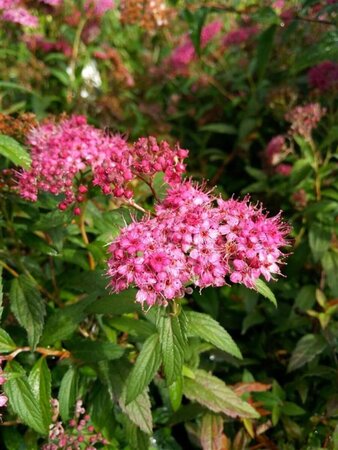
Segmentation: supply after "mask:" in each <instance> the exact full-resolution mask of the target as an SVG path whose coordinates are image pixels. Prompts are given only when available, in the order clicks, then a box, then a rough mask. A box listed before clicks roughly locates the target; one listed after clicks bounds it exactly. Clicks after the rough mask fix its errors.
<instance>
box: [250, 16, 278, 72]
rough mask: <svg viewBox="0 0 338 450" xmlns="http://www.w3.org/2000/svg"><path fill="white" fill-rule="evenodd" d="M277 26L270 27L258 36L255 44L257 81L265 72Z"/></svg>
mask: <svg viewBox="0 0 338 450" xmlns="http://www.w3.org/2000/svg"><path fill="white" fill-rule="evenodd" d="M276 29H277V26H276V25H271V26H270V27H269V28H267V29H266V30H265V31H263V33H262V34H261V35H260V36H259V39H258V44H257V55H256V59H255V61H256V64H255V69H256V72H257V76H258V79H259V80H261V79H262V78H263V76H264V73H265V71H266V68H267V65H268V62H269V59H270V55H271V52H272V49H273V44H274V37H275V33H276Z"/></svg>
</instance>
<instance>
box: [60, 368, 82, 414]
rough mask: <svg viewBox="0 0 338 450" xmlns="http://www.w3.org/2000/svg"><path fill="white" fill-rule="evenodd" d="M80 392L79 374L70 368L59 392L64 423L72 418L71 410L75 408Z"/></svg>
mask: <svg viewBox="0 0 338 450" xmlns="http://www.w3.org/2000/svg"><path fill="white" fill-rule="evenodd" d="M77 390H78V372H77V370H76V369H75V368H74V367H70V368H69V369H68V370H67V372H66V373H65V374H64V376H63V378H62V380H61V385H60V390H59V406H60V414H61V417H62V420H63V421H67V420H68V419H69V418H70V413H71V408H74V405H75V402H76V396H77Z"/></svg>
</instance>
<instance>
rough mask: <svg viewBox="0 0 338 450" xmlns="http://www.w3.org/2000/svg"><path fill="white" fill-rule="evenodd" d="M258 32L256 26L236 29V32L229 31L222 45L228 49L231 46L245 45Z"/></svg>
mask: <svg viewBox="0 0 338 450" xmlns="http://www.w3.org/2000/svg"><path fill="white" fill-rule="evenodd" d="M258 32H259V28H258V27H257V26H256V25H253V26H251V27H240V28H237V29H236V30H233V31H229V33H227V34H226V35H225V36H224V38H223V45H224V46H225V47H229V46H232V45H240V44H245V43H246V42H248V41H249V40H250V39H251V38H252V37H253V36H255V35H256V34H257V33H258Z"/></svg>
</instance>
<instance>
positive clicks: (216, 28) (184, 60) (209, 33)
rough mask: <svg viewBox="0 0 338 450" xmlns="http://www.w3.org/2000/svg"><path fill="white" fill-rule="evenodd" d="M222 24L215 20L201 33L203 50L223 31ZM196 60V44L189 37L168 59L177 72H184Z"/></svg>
mask: <svg viewBox="0 0 338 450" xmlns="http://www.w3.org/2000/svg"><path fill="white" fill-rule="evenodd" d="M222 26H223V24H222V22H221V21H220V20H214V21H213V22H210V23H209V24H208V25H205V26H204V27H203V28H202V31H201V48H204V47H206V46H207V44H208V43H209V42H210V41H212V40H213V39H214V37H215V36H216V35H217V34H218V33H219V32H220V31H221V29H222ZM195 58H196V51H195V47H194V44H193V42H192V40H191V39H190V37H189V36H188V35H185V37H184V39H183V43H182V44H181V45H179V46H178V47H176V48H175V49H174V51H173V53H172V54H171V56H170V57H169V59H168V61H167V62H168V64H169V65H170V66H171V67H172V68H173V70H174V71H176V72H184V71H185V70H186V69H187V66H188V65H189V64H190V63H191V62H192V61H193V60H194V59H195Z"/></svg>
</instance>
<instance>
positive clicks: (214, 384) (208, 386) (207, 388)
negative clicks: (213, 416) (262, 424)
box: [183, 370, 259, 419]
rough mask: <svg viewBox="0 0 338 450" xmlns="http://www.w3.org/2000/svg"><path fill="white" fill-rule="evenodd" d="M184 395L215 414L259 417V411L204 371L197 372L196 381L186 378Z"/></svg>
mask: <svg viewBox="0 0 338 450" xmlns="http://www.w3.org/2000/svg"><path fill="white" fill-rule="evenodd" d="M183 393H184V395H185V396H186V397H187V398H188V399H189V400H192V401H196V402H198V403H200V404H201V405H203V406H206V407H207V408H208V409H210V410H211V411H213V412H215V413H224V414H227V415H228V416H230V417H237V416H239V417H241V418H248V419H250V418H258V417H259V414H258V413H257V411H256V410H255V409H254V408H253V407H252V406H250V405H249V404H248V403H246V402H244V401H243V400H241V398H240V397H238V396H237V395H236V394H235V392H234V391H233V390H232V389H230V388H229V387H228V386H226V385H225V383H224V382H223V381H222V380H220V379H219V378H216V377H214V376H213V375H211V374H209V373H207V372H205V371H204V370H197V371H196V372H195V378H194V379H191V378H184V387H183Z"/></svg>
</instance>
